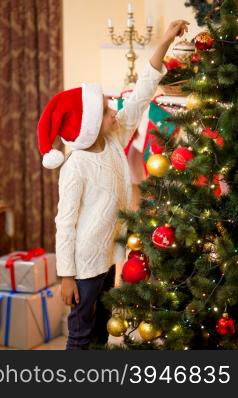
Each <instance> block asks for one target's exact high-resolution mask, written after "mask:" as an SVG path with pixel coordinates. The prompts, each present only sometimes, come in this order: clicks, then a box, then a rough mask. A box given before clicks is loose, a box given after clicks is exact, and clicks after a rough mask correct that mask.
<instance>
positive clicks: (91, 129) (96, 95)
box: [61, 83, 103, 150]
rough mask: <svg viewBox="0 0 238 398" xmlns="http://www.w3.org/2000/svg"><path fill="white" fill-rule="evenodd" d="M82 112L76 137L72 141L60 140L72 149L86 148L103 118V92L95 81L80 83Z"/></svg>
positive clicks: (92, 140) (95, 136) (90, 143)
mask: <svg viewBox="0 0 238 398" xmlns="http://www.w3.org/2000/svg"><path fill="white" fill-rule="evenodd" d="M82 100H83V114H82V124H81V129H80V131H79V135H78V137H77V138H76V139H75V140H74V141H66V140H65V139H64V138H63V137H61V140H62V141H63V143H64V144H65V145H68V146H69V147H70V148H71V149H72V150H74V149H86V148H89V147H90V146H91V145H93V144H94V142H95V141H96V139H97V137H98V134H99V131H100V128H101V124H102V119H103V93H102V88H101V86H100V85H99V84H97V83H82Z"/></svg>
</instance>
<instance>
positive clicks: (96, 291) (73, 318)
mask: <svg viewBox="0 0 238 398" xmlns="http://www.w3.org/2000/svg"><path fill="white" fill-rule="evenodd" d="M114 279H115V265H112V266H111V267H110V269H109V271H108V272H104V273H103V274H100V275H97V276H95V277H93V278H87V279H76V283H77V286H78V290H79V297H80V302H79V303H78V304H76V303H75V300H73V303H74V304H75V307H74V308H72V309H71V312H70V314H69V316H68V330H69V335H68V340H67V344H66V350H87V349H88V348H89V344H90V342H92V341H93V339H94V340H95V342H96V343H98V344H105V343H106V342H107V339H108V332H107V321H108V319H109V318H110V317H111V312H110V311H109V310H107V309H106V308H105V307H104V305H103V304H102V302H101V296H102V294H103V293H104V292H105V291H108V290H109V289H110V288H112V287H113V286H114Z"/></svg>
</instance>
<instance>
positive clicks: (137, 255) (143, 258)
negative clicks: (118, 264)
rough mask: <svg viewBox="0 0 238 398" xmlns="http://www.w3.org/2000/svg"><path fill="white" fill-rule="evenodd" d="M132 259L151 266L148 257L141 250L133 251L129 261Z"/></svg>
mask: <svg viewBox="0 0 238 398" xmlns="http://www.w3.org/2000/svg"><path fill="white" fill-rule="evenodd" d="M132 258H138V259H139V260H141V261H143V262H144V263H145V264H146V266H148V265H149V259H148V257H147V256H146V255H145V253H143V252H142V251H140V250H131V251H130V253H129V254H128V260H131V259H132Z"/></svg>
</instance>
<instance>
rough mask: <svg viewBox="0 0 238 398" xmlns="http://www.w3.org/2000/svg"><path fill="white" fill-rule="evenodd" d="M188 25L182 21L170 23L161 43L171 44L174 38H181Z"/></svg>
mask: <svg viewBox="0 0 238 398" xmlns="http://www.w3.org/2000/svg"><path fill="white" fill-rule="evenodd" d="M188 25H190V23H189V22H188V21H185V20H184V19H178V20H177V21H173V22H171V24H170V25H169V27H168V29H167V31H166V32H165V34H164V36H163V41H165V42H166V43H170V44H171V43H172V42H173V41H174V39H175V37H176V36H180V37H182V36H183V34H184V32H188Z"/></svg>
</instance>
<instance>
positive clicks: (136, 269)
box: [122, 257, 150, 284]
mask: <svg viewBox="0 0 238 398" xmlns="http://www.w3.org/2000/svg"><path fill="white" fill-rule="evenodd" d="M149 277H150V270H149V268H148V265H147V264H146V262H145V261H141V260H140V259H139V258H137V257H132V258H130V259H129V260H128V261H126V262H125V264H124V266H123V269H122V279H123V280H124V281H125V282H127V283H130V284H136V283H139V282H140V281H144V280H147V279H148V278H149Z"/></svg>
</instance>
